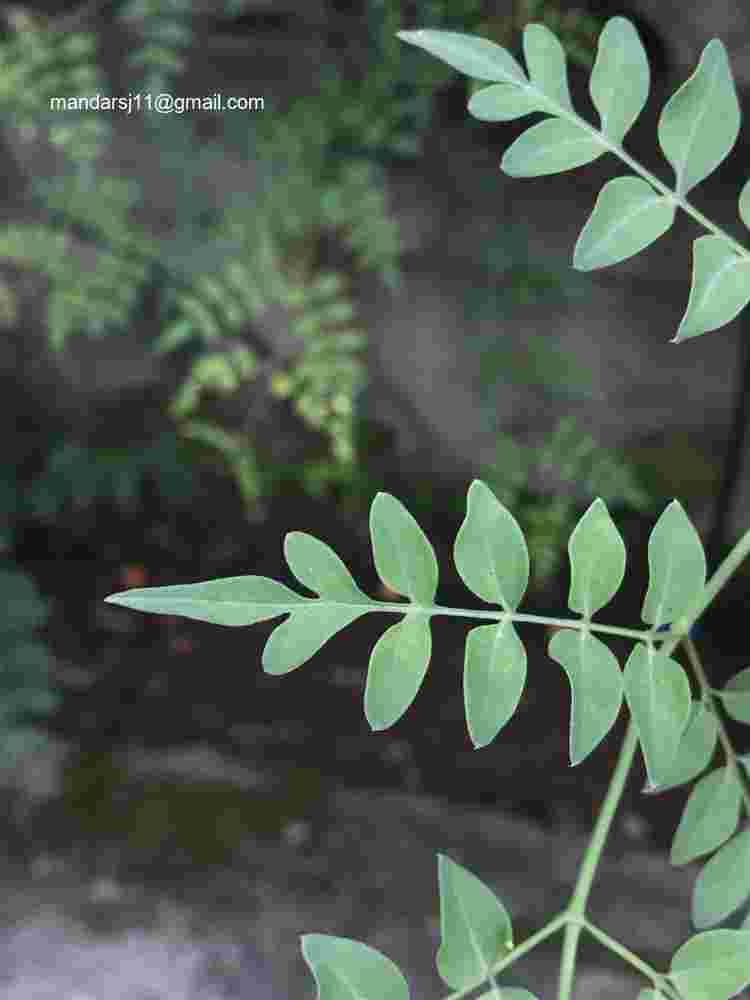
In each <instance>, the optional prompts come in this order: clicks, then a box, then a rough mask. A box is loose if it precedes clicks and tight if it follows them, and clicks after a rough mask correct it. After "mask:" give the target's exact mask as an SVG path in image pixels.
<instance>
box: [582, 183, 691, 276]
mask: <svg viewBox="0 0 750 1000" xmlns="http://www.w3.org/2000/svg"><path fill="white" fill-rule="evenodd" d="M676 211H677V209H676V207H675V204H674V202H672V201H670V199H669V198H666V197H664V195H661V194H659V193H658V192H657V191H655V190H654V189H653V188H652V187H651V185H650V184H647V183H646V181H644V180H641V178H640V177H615V179H614V180H611V181H608V182H607V183H606V184H605V185H604V187H603V188H602V189H601V191H600V192H599V196H598V198H597V199H596V204H595V205H594V211H593V212H592V213H591V215H590V216H589V219H588V221H587V222H586V225H585V226H584V227H583V229H582V230H581V235H580V236H579V237H578V242H577V243H576V246H575V250H574V252H573V267H575V268H576V270H578V271H593V270H595V269H596V268H598V267H609V266H610V265H611V264H617V263H618V262H619V261H621V260H626V259H627V258H628V257H632V256H633V255H634V254H637V253H639V252H640V251H641V250H643V249H644V247H647V246H649V245H650V244H651V243H653V242H654V240H657V239H658V238H659V237H660V236H662V235H663V234H664V233H666V231H667V230H668V229H669V228H670V226H671V225H672V223H673V222H674V217H675V212H676Z"/></svg>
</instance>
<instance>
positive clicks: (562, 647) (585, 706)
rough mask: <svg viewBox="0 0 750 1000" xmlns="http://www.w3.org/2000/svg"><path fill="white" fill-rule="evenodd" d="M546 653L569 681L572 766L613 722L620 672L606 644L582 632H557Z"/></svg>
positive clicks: (619, 702) (618, 704)
mask: <svg viewBox="0 0 750 1000" xmlns="http://www.w3.org/2000/svg"><path fill="white" fill-rule="evenodd" d="M548 653H549V655H550V656H551V657H552V659H553V660H556V661H557V662H558V663H559V664H560V665H561V667H562V668H563V669H564V670H565V673H566V674H567V676H568V681H569V682H570V699H571V700H570V764H571V767H575V765H576V764H580V762H581V761H582V760H584V759H585V758H586V757H588V755H589V754H590V753H591V751H592V750H593V749H594V747H596V746H598V744H599V743H601V741H602V740H603V739H604V737H605V736H606V735H607V733H608V732H609V731H610V729H611V728H612V726H613V725H614V723H615V720H616V718H617V716H618V714H619V712H620V707H621V705H622V693H623V681H622V674H621V673H620V667H619V665H618V663H617V659H616V658H615V656H614V654H613V653H612V651H611V650H610V649H609V647H608V646H605V644H604V643H603V642H601V641H600V640H599V639H597V638H596V637H595V636H593V635H591V634H590V633H586V632H583V631H579V632H577V633H576V632H573V631H572V630H571V629H561V630H560V631H559V632H556V633H555V634H554V635H553V636H552V639H551V640H550V643H549V647H548Z"/></svg>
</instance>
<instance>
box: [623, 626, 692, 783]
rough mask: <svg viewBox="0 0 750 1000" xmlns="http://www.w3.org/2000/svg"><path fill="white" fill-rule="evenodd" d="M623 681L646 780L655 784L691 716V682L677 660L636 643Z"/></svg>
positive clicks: (664, 772)
mask: <svg viewBox="0 0 750 1000" xmlns="http://www.w3.org/2000/svg"><path fill="white" fill-rule="evenodd" d="M624 682H625V698H626V699H627V703H628V708H629V709H630V714H631V715H632V717H633V722H634V723H635V727H636V729H637V730H638V738H639V740H640V742H641V748H642V750H643V757H644V760H645V762H646V770H647V772H648V777H649V781H650V782H651V784H652V785H658V784H660V783H661V779H662V775H663V774H666V773H668V771H669V769H670V767H671V765H672V763H673V761H674V759H675V755H676V753H677V747H678V746H679V743H680V737H681V735H682V733H683V730H684V729H685V726H686V725H687V721H688V718H689V716H690V703H691V698H690V681H689V680H688V678H687V675H686V674H685V671H684V670H683V669H682V667H681V666H680V664H679V663H678V662H677V660H673V659H671V657H669V656H665V655H664V654H663V653H658V652H657V651H656V650H655V649H654V648H653V647H647V646H646V645H645V644H644V643H642V642H639V643H637V644H636V645H635V646H634V647H633V651H632V652H631V654H630V656H629V657H628V661H627V663H626V664H625V672H624Z"/></svg>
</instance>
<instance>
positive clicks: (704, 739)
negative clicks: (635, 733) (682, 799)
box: [641, 699, 719, 795]
mask: <svg viewBox="0 0 750 1000" xmlns="http://www.w3.org/2000/svg"><path fill="white" fill-rule="evenodd" d="M718 737H719V728H718V725H717V722H716V716H715V715H714V713H713V712H711V711H709V710H708V709H707V708H706V706H705V705H704V704H703V702H702V701H698V700H697V699H696V700H694V701H693V704H692V710H691V713H690V718H689V719H688V724H687V726H686V727H685V730H684V732H683V734H682V736H681V737H680V742H679V745H678V747H677V753H676V755H675V759H674V761H673V762H672V765H671V767H668V768H667V770H666V772H664V773H662V778H661V784H659V785H658V786H653V785H651V784H649V782H646V784H645V785H644V787H643V788H642V789H641V793H642V794H644V795H648V794H652V793H653V792H667V791H669V790H670V789H671V788H676V787H677V786H678V785H684V784H685V783H686V782H688V781H692V780H693V778H695V777H696V776H697V775H699V774H700V773H701V771H704V770H705V769H706V768H707V767H708V765H709V763H710V762H711V758H712V757H713V755H714V751H715V750H716V741H717V739H718Z"/></svg>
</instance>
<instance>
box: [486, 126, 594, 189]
mask: <svg viewBox="0 0 750 1000" xmlns="http://www.w3.org/2000/svg"><path fill="white" fill-rule="evenodd" d="M608 151H609V150H608V149H607V147H606V145H605V144H604V140H602V139H600V138H599V137H598V136H592V135H591V134H590V133H588V132H585V131H584V130H583V129H582V128H581V127H580V125H577V124H575V123H574V122H571V121H568V120H567V119H566V118H547V119H546V120H545V121H543V122H539V123H538V124H536V125H532V126H531V128H527V129H526V131H525V132H524V133H523V134H522V135H520V136H519V137H518V138H517V139H516V141H515V142H514V143H512V144H511V145H510V146H509V147H508V149H506V151H505V154H504V156H503V158H502V160H501V162H500V169H501V170H502V171H503V172H504V173H506V174H508V176H509V177H542V176H545V175H546V174H558V173H560V172H561V171H563V170H572V169H573V167H580V166H582V165H583V164H584V163H592V162H593V161H594V160H597V159H598V158H599V157H600V156H601V155H602V154H603V153H606V152H608Z"/></svg>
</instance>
